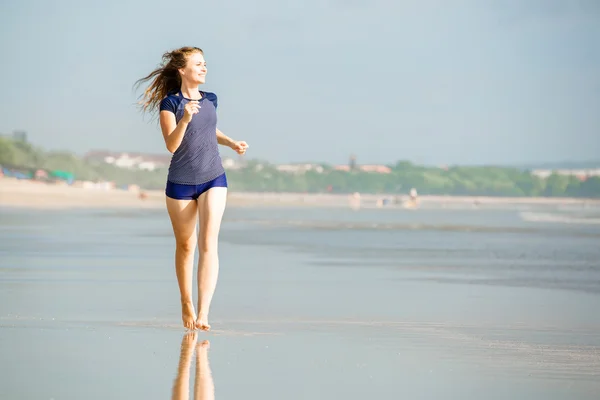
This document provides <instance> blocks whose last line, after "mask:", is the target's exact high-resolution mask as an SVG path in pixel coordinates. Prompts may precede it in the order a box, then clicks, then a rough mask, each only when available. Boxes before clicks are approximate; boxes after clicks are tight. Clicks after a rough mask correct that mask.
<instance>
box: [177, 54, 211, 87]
mask: <svg viewBox="0 0 600 400" xmlns="http://www.w3.org/2000/svg"><path fill="white" fill-rule="evenodd" d="M179 73H180V74H181V79H182V80H185V81H187V82H188V83H190V84H193V85H201V84H203V83H204V82H205V81H206V73H207V69H206V61H205V60H204V55H202V53H200V52H199V51H196V52H194V53H192V54H190V55H189V57H188V59H187V64H186V65H185V68H182V69H180V70H179Z"/></svg>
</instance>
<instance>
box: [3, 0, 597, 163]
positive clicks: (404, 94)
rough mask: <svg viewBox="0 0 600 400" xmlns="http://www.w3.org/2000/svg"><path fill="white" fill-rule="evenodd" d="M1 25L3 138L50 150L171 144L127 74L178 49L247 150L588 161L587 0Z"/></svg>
mask: <svg viewBox="0 0 600 400" xmlns="http://www.w3.org/2000/svg"><path fill="white" fill-rule="evenodd" d="M0 32H1V35H0V50H1V54H2V57H1V59H0V87H1V88H2V90H3V94H4V95H3V100H2V107H0V132H2V133H11V132H13V131H15V130H24V131H26V132H27V134H28V138H29V140H30V141H31V142H33V143H35V144H36V145H39V146H41V147H43V148H46V149H50V150H68V151H72V152H76V153H77V154H84V153H85V152H87V151H89V150H93V149H96V150H97V149H108V150H114V151H131V152H148V153H157V154H168V152H167V150H166V148H165V145H164V141H163V138H162V135H161V133H160V129H159V126H158V124H157V122H156V120H153V119H152V118H151V116H144V115H142V114H141V113H140V111H139V109H138V108H137V106H136V101H137V100H138V96H139V95H140V94H141V90H138V91H137V92H136V91H134V89H133V84H134V83H135V81H136V80H137V79H139V78H141V77H143V76H144V75H146V74H148V73H149V72H150V71H151V70H153V69H154V68H155V67H156V66H157V65H158V64H159V63H160V61H161V56H162V54H163V53H164V52H166V51H169V50H172V49H175V48H177V47H181V46H185V45H190V46H198V47H201V48H202V49H203V50H204V52H205V58H206V61H207V63H208V76H207V82H206V84H205V85H203V86H202V87H201V89H203V90H206V91H211V92H214V93H216V94H217V96H218V98H219V110H218V118H219V125H218V126H219V129H221V130H222V131H223V132H224V133H225V134H227V135H228V136H230V137H232V138H234V139H237V140H245V141H246V142H248V144H249V145H250V148H249V150H248V153H247V155H246V157H248V158H257V159H263V160H267V161H270V162H273V163H288V162H327V163H333V164H337V163H347V161H348V158H349V156H350V155H351V154H354V155H355V156H356V159H357V162H358V163H360V164H366V163H394V162H396V161H398V160H409V161H412V162H415V163H419V164H430V165H441V164H522V163H531V162H556V161H565V160H569V161H584V160H592V159H595V160H598V159H600V73H599V71H600V2H597V1H596V0H578V1H576V0H569V1H564V0H528V1H522V0H445V1H444V0H403V1H400V0H398V1H392V0H387V1H384V0H303V1H302V2H297V1H288V0H264V1H261V0H256V1H241V0H240V1H220V2H215V1H210V2H209V1H195V2H165V1H156V0H144V1H141V0H130V1H126V0H120V1H113V0H106V1H94V2H91V1H83V0H77V1H67V0H56V1H52V2H49V1H46V0H3V1H2V2H0ZM221 154H222V155H223V156H234V155H235V153H234V152H233V151H231V150H230V149H227V148H222V149H221Z"/></svg>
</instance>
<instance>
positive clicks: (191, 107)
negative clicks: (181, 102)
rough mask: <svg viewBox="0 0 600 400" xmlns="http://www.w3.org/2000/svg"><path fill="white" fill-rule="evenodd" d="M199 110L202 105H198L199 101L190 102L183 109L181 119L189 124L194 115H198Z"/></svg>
mask: <svg viewBox="0 0 600 400" xmlns="http://www.w3.org/2000/svg"><path fill="white" fill-rule="evenodd" d="M199 110H200V104H198V100H192V101H189V102H188V103H187V104H186V105H185V107H184V108H183V117H182V118H181V119H182V120H183V121H184V122H186V123H188V124H189V123H190V122H191V121H192V117H193V116H194V114H198V111H199Z"/></svg>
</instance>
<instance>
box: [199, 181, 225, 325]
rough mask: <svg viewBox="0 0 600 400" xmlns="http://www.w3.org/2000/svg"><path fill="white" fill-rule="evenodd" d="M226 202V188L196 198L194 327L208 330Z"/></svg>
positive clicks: (214, 189) (218, 188)
mask: <svg viewBox="0 0 600 400" xmlns="http://www.w3.org/2000/svg"><path fill="white" fill-rule="evenodd" d="M226 202H227V188H226V187H213V188H211V189H209V190H207V191H206V192H204V193H202V194H201V195H200V197H199V198H198V214H199V215H200V229H199V234H198V251H199V256H198V319H197V320H196V328H197V329H202V330H206V331H207V330H209V329H210V325H209V324H208V312H209V311H210V303H211V301H212V297H213V294H214V292H215V287H216V286H217V278H218V276H219V255H218V241H219V231H220V229H221V220H222V218H223V213H224V212H225V204H226Z"/></svg>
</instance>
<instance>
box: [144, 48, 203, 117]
mask: <svg viewBox="0 0 600 400" xmlns="http://www.w3.org/2000/svg"><path fill="white" fill-rule="evenodd" d="M195 52H199V53H201V54H204V52H203V51H202V49H200V48H199V47H190V46H186V47H181V48H179V49H176V50H173V51H169V52H166V53H165V54H163V56H162V64H161V66H159V67H158V68H156V69H155V70H154V71H152V72H150V73H149V74H148V75H147V76H145V77H143V78H141V79H139V80H137V81H136V83H135V87H139V86H140V85H141V84H142V83H144V82H147V81H150V85H149V86H148V87H147V88H146V90H144V94H143V95H142V96H141V99H140V101H139V103H138V104H139V105H140V106H141V108H142V111H143V112H146V111H156V110H158V106H159V104H160V102H161V100H162V99H163V98H165V97H166V96H167V95H169V94H171V93H173V92H176V91H178V90H179V89H180V87H181V76H180V75H179V69H181V68H184V67H185V65H186V64H187V60H188V57H189V56H190V55H191V54H193V53H195Z"/></svg>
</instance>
